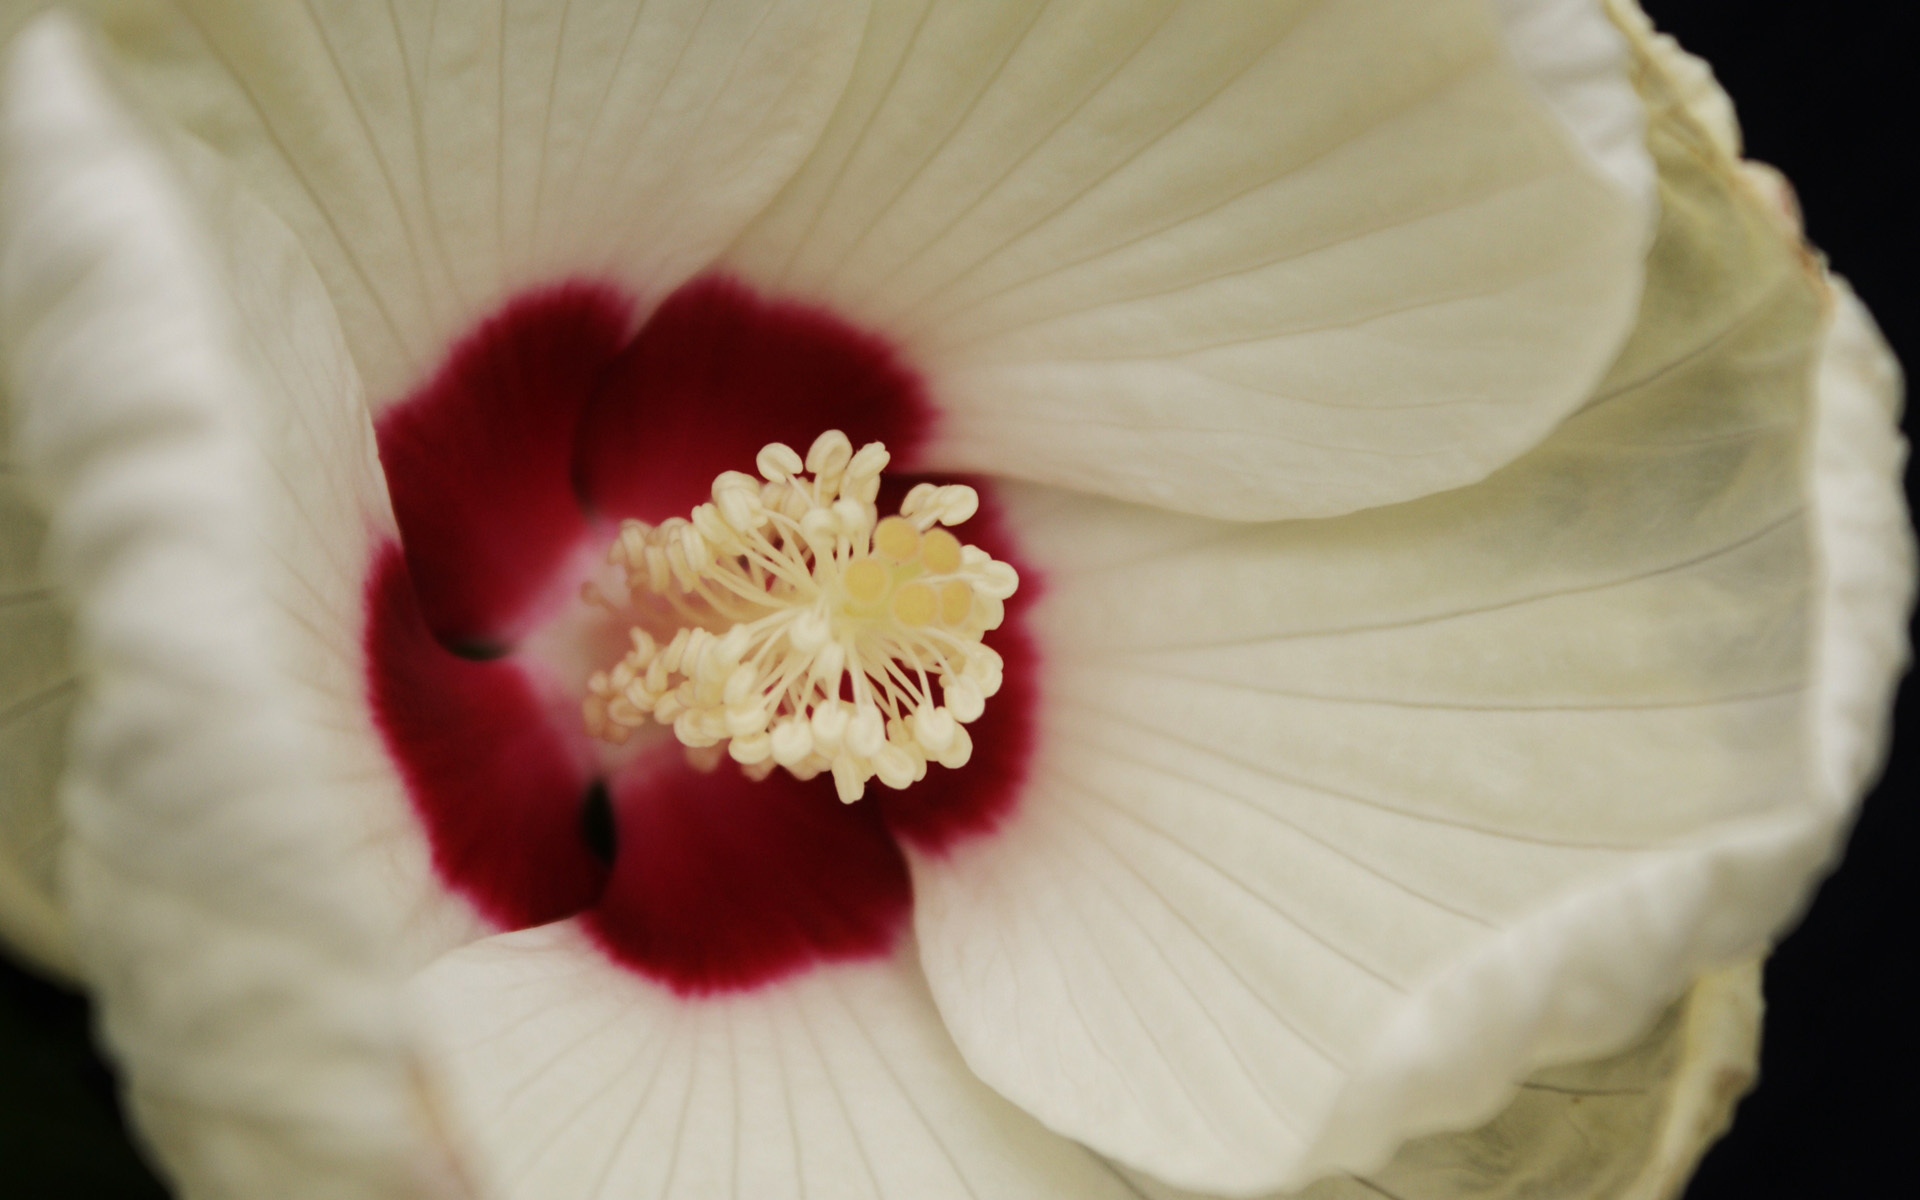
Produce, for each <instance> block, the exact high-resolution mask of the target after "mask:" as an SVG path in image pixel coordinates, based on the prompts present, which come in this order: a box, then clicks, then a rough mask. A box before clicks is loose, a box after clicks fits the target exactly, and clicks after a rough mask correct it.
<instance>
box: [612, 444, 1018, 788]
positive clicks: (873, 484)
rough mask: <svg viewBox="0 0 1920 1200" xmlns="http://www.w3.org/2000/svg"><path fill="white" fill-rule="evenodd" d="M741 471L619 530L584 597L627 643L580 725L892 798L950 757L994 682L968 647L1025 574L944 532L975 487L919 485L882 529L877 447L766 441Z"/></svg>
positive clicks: (994, 658) (994, 659)
mask: <svg viewBox="0 0 1920 1200" xmlns="http://www.w3.org/2000/svg"><path fill="white" fill-rule="evenodd" d="M754 465H755V466H756V467H757V468H758V470H759V472H760V477H759V478H755V477H754V476H752V475H747V474H744V473H742V472H739V471H728V472H726V473H725V474H722V475H721V476H720V477H719V478H717V479H715V480H714V481H713V501H712V502H711V503H709V504H702V505H699V506H698V507H696V508H695V509H694V510H693V513H692V515H691V518H680V517H674V518H672V519H670V520H667V521H664V522H662V523H661V524H659V525H657V526H652V527H649V526H647V525H644V524H642V523H640V522H638V521H627V522H625V523H623V524H622V525H621V527H620V536H619V538H618V539H617V540H616V541H615V542H614V544H613V548H612V549H611V550H609V551H608V552H607V561H608V562H609V563H611V564H612V565H613V567H614V569H615V571H616V572H617V573H618V576H619V578H618V579H617V580H616V581H614V583H613V585H612V586H610V587H607V588H600V587H596V586H592V585H589V587H588V589H587V593H586V594H587V598H588V599H589V600H592V601H594V602H596V603H600V604H604V605H606V606H607V607H609V608H612V609H613V610H614V611H616V612H618V613H621V614H622V615H624V616H626V617H628V618H629V619H630V621H631V625H632V632H631V638H632V644H633V649H632V650H631V651H630V652H629V653H628V654H627V655H626V657H624V658H622V659H621V660H620V661H619V662H618V663H616V664H615V665H614V666H613V667H612V668H611V669H609V670H606V671H600V672H596V673H595V674H594V676H593V678H592V679H590V680H589V681H588V684H587V697H586V699H585V700H584V701H583V702H582V706H581V707H582V712H583V714H584V716H585V718H586V726H587V732H588V733H590V734H592V735H594V736H595V737H599V738H604V739H606V740H608V741H611V742H616V743H617V742H623V741H625V740H626V739H627V737H628V736H629V735H630V734H631V733H632V731H633V730H635V729H638V728H640V727H641V726H643V725H645V724H647V723H648V722H649V721H653V722H657V723H659V724H661V725H669V726H671V727H672V728H673V732H674V736H676V737H678V738H679V739H680V741H681V742H682V743H684V744H685V745H687V746H688V747H691V748H702V747H710V746H719V745H720V744H722V743H725V744H726V747H727V753H728V754H729V755H731V756H732V757H733V759H734V760H735V761H736V762H738V763H740V764H741V765H742V766H743V767H744V768H745V770H746V771H747V773H748V774H749V775H752V776H754V777H755V778H765V777H766V775H767V774H768V773H769V772H771V771H772V770H773V768H774V767H775V766H780V767H784V768H786V769H787V770H788V771H790V772H792V773H793V774H794V775H796V776H798V777H799V778H801V779H811V778H813V777H814V776H816V775H818V774H820V773H821V772H822V771H831V772H832V773H833V782H834V786H835V788H836V789H837V790H838V791H839V793H840V798H841V799H842V800H845V801H847V802H849V803H851V802H852V801H855V800H858V799H859V798H860V797H861V796H862V795H863V794H864V793H865V791H866V784H867V780H869V779H872V778H874V777H875V776H878V777H879V779H880V782H882V783H884V784H886V785H887V786H888V787H893V788H904V787H906V786H907V785H908V784H911V783H913V782H915V781H916V780H919V779H922V778H924V777H925V776H926V773H927V764H928V763H929V762H937V763H939V764H940V765H942V766H945V767H959V766H963V765H964V764H965V763H966V761H967V759H968V757H969V756H970V755H971V754H972V753H973V740H972V738H971V737H969V736H968V734H967V730H966V726H967V725H968V724H969V723H970V722H972V721H974V720H977V719H978V718H979V716H980V714H981V712H982V711H984V709H985V707H986V701H987V698H988V697H989V696H992V695H993V694H994V693H995V692H997V691H999V690H1000V673H1001V666H1002V664H1001V661H1000V656H999V655H998V654H996V653H994V652H993V651H992V650H991V649H989V648H988V647H986V646H984V645H982V644H981V642H980V637H981V635H982V634H984V633H985V632H986V631H987V630H989V629H993V628H996V627H997V626H998V625H999V624H1000V622H1001V620H1002V618H1003V617H1004V616H1005V610H1004V608H1003V607H1002V602H1003V601H1004V600H1005V599H1006V598H1007V597H1008V596H1011V595H1012V594H1013V592H1014V589H1015V588H1016V587H1018V586H1019V582H1020V581H1019V577H1018V576H1017V575H1016V574H1015V573H1014V570H1013V568H1012V567H1011V566H1009V565H1007V564H1006V563H1003V562H997V561H995V560H994V559H993V558H992V557H991V556H990V555H988V554H987V553H986V552H985V551H983V550H981V549H979V548H978V547H975V546H966V545H962V544H961V542H960V539H959V538H957V537H955V536H954V535H953V534H951V533H948V532H947V531H946V530H945V529H943V528H940V527H941V526H952V525H959V524H960V523H962V522H964V521H965V520H966V519H967V518H968V517H971V516H972V515H973V514H974V512H975V511H976V510H977V509H978V508H979V506H980V497H979V496H978V494H976V493H975V492H974V490H973V489H972V488H970V487H966V486H964V485H949V486H945V487H941V486H936V485H934V484H929V483H923V484H920V485H918V486H916V487H915V488H914V489H913V490H912V491H910V492H908V493H907V496H906V499H905V500H904V501H903V502H902V503H901V505H900V513H899V515H898V516H890V517H887V518H885V519H882V518H881V517H880V514H879V510H878V509H877V508H876V507H875V506H874V498H875V497H876V496H878V495H879V493H880V472H881V471H882V470H883V469H885V467H886V465H887V449H886V447H885V446H883V445H881V444H880V443H879V442H869V443H867V444H866V445H864V446H862V447H860V450H859V453H857V454H856V453H855V452H854V450H853V444H852V443H851V442H850V441H848V440H847V436H846V435H845V434H844V433H841V432H840V431H839V430H837V429H836V430H829V431H828V432H826V433H823V434H821V435H820V436H819V437H818V438H816V439H815V440H814V443H813V446H812V448H811V449H809V450H808V451H807V456H806V458H805V460H804V461H803V460H802V459H801V457H800V455H799V454H797V453H795V452H794V451H793V449H792V448H791V447H788V446H785V445H782V444H781V443H779V442H775V443H772V444H771V445H768V446H766V447H764V448H763V449H762V450H761V451H760V453H759V455H758V456H757V458H756V459H755V462H754ZM622 592H624V593H625V594H624V596H623V595H621V594H620V593H622ZM935 683H938V684H939V688H940V700H941V703H938V704H936V703H935V702H934V684H935Z"/></svg>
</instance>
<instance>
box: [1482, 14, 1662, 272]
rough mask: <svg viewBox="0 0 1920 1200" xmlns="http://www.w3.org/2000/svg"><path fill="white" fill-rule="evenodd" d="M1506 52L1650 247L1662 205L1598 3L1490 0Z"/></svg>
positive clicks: (1620, 51)
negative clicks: (1608, 183)
mask: <svg viewBox="0 0 1920 1200" xmlns="http://www.w3.org/2000/svg"><path fill="white" fill-rule="evenodd" d="M1494 10H1495V11H1496V12H1497V13H1499V15H1500V27H1501V29H1502V31H1503V32H1504V33H1505V34H1506V38H1507V50H1508V52H1509V53H1511V54H1512V55H1513V57H1514V60H1515V61H1516V62H1518V63H1519V64H1520V69H1521V70H1522V71H1524V72H1525V73H1526V76H1527V82H1528V83H1530V84H1532V85H1533V88H1534V91H1535V92H1536V93H1537V94H1538V95H1539V96H1540V98H1541V99H1542V100H1543V101H1545V102H1546V104H1547V107H1549V108H1551V109H1552V110H1553V113H1554V115H1555V116H1556V117H1558V118H1560V121H1561V123H1562V124H1564V125H1565V126H1566V127H1567V131H1568V132H1569V133H1571V134H1573V136H1574V140H1575V141H1577V142H1578V143H1579V145H1580V148H1581V149H1582V150H1585V151H1586V152H1587V155H1588V156H1589V157H1590V158H1591V159H1592V160H1593V162H1594V165H1596V166H1597V167H1599V169H1600V170H1601V171H1603V172H1605V173H1606V175H1607V176H1608V177H1609V178H1611V179H1612V180H1613V182H1614V183H1615V185H1616V186H1618V187H1619V188H1620V190H1621V191H1622V192H1624V193H1625V194H1626V195H1628V196H1631V197H1633V199H1634V201H1635V203H1636V204H1638V205H1639V208H1640V214H1641V231H1642V233H1643V234H1644V236H1645V237H1646V238H1647V239H1648V240H1651V239H1652V237H1653V234H1654V228H1655V222H1656V218H1657V217H1658V216H1659V212H1660V199H1659V195H1658V189H1657V186H1656V181H1655V179H1654V171H1653V161H1652V160H1651V159H1650V158H1648V157H1647V151H1646V132H1647V122H1646V114H1645V112H1644V110H1643V109H1642V108H1641V106H1640V97H1639V96H1638V95H1637V94H1636V93H1635V92H1634V90H1633V85H1632V84H1631V83H1629V82H1628V81H1627V73H1626V68H1627V43H1626V40H1625V39H1624V38H1623V37H1622V36H1621V33H1620V30H1618V29H1617V28H1615V27H1614V24H1613V22H1612V21H1610V20H1608V12H1607V6H1606V4H1605V3H1603V0H1494Z"/></svg>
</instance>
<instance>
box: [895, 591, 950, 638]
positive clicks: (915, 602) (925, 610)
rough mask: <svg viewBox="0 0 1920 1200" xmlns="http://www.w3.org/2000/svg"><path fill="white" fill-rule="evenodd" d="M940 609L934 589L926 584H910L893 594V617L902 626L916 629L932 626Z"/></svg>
mask: <svg viewBox="0 0 1920 1200" xmlns="http://www.w3.org/2000/svg"><path fill="white" fill-rule="evenodd" d="M938 607H939V605H938V602H937V601H935V600H934V598H933V589H932V588H930V587H928V586H927V585H926V584H924V583H909V584H908V585H906V586H905V587H903V588H901V589H900V590H899V591H897V592H895V593H894V594H893V617H894V620H896V621H898V622H900V623H901V624H902V625H907V626H911V627H913V628H916V629H917V628H919V627H920V626H922V625H931V624H933V614H934V612H935V611H936V609H937V608H938Z"/></svg>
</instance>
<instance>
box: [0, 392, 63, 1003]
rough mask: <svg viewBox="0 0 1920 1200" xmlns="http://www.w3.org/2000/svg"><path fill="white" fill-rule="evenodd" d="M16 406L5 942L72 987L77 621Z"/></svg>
mask: <svg viewBox="0 0 1920 1200" xmlns="http://www.w3.org/2000/svg"><path fill="white" fill-rule="evenodd" d="M9 408H10V406H9V405H8V403H7V398H6V395H5V393H4V391H0V647H4V648H5V649H4V651H3V652H0V763H5V764H6V768H5V771H4V773H0V944H4V945H5V946H6V947H7V948H9V949H11V950H13V951H14V952H16V953H18V954H20V955H22V956H24V957H25V958H26V960H27V961H28V962H31V963H33V964H34V965H35V966H37V967H39V968H40V969H41V970H43V971H46V972H48V973H49V974H51V975H53V976H55V977H56V978H60V979H64V980H67V981H69V982H71V981H73V980H75V979H76V978H77V974H78V969H79V964H78V962H77V960H76V959H75V957H74V953H73V944H72V938H71V935H70V933H69V932H68V929H67V922H66V917H65V915H64V914H63V913H62V912H61V909H60V901H59V896H58V889H57V885H56V881H55V871H54V863H55V860H56V858H57V856H58V852H59V847H60V838H61V821H60V815H59V812H58V809H57V808H56V807H55V801H54V785H55V783H56V781H57V780H58V779H59V777H60V770H61V767H62V765H63V764H64V763H65V761H66V753H65V748H66V735H67V721H68V717H69V715H70V714H71V712H72V710H73V703H74V698H75V696H76V694H77V689H76V685H75V682H74V674H73V666H72V657H71V653H70V650H69V647H68V638H69V634H70V631H71V625H72V621H71V618H70V616H69V614H68V613H67V611H66V606H65V605H64V604H63V603H62V602H61V599H60V597H59V596H58V595H57V594H56V593H55V592H54V590H53V588H52V587H51V586H50V585H49V584H48V583H47V581H46V579H45V577H44V576H43V575H42V574H41V571H40V564H39V559H40V547H41V543H42V542H43V541H44V540H45V537H46V518H45V517H43V516H42V515H41V514H40V512H39V511H38V508H37V506H36V505H35V504H34V503H33V501H32V499H31V497H30V495H29V493H28V489H27V486H26V481H25V479H24V478H23V476H22V474H21V472H20V469H19V467H18V466H17V465H15V463H14V462H13V460H12V457H11V455H10V454H7V453H5V450H6V443H7V437H6V428H5V426H6V421H7V419H8V410H9Z"/></svg>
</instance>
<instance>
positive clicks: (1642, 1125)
mask: <svg viewBox="0 0 1920 1200" xmlns="http://www.w3.org/2000/svg"><path fill="white" fill-rule="evenodd" d="M1759 1051H1760V964H1759V963H1757V962H1749V963H1744V964H1741V965H1739V966H1736V967H1729V968H1726V969H1724V970H1720V971H1715V972H1712V973H1710V974H1708V975H1707V976H1706V977H1705V978H1703V979H1701V981H1700V982H1699V983H1696V984H1695V985H1694V986H1693V988H1692V990H1691V991H1689V992H1688V993H1687V996H1686V999H1685V1000H1683V1001H1681V1002H1680V1003H1678V1004H1676V1005H1674V1006H1673V1007H1672V1008H1671V1009H1669V1010H1668V1011H1667V1012H1666V1013H1665V1014H1664V1015H1663V1016H1662V1017H1661V1018H1660V1020H1659V1021H1658V1022H1656V1023H1655V1025H1654V1027H1653V1028H1652V1029H1651V1030H1650V1031H1648V1033H1647V1034H1646V1036H1644V1037H1642V1038H1641V1039H1640V1040H1639V1041H1637V1042H1635V1043H1634V1044H1633V1045H1632V1046H1630V1047H1628V1048H1627V1049H1625V1050H1623V1051H1621V1052H1620V1053H1618V1054H1613V1055H1609V1056H1607V1057H1606V1058H1602V1059H1595V1060H1592V1061H1589V1062H1582V1063H1573V1064H1570V1065H1568V1066H1564V1067H1552V1068H1549V1069H1547V1070H1544V1071H1541V1072H1538V1073H1537V1074H1535V1075H1533V1076H1532V1077H1530V1078H1529V1079H1528V1080H1527V1081H1526V1082H1524V1083H1522V1084H1521V1085H1520V1091H1519V1093H1518V1094H1517V1095H1516V1096H1515V1097H1514V1099H1513V1102H1512V1103H1511V1104H1509V1105H1507V1107H1506V1108H1505V1109H1503V1110H1501V1113H1500V1115H1499V1116H1498V1117H1495V1118H1494V1119H1493V1120H1492V1121H1489V1122H1488V1123H1487V1124H1486V1125H1483V1126H1481V1127H1480V1128H1479V1129H1475V1130H1472V1131H1470V1132H1467V1133H1443V1134H1434V1135H1431V1136H1429V1137H1424V1138H1419V1139H1416V1140H1414V1141H1411V1142H1409V1143H1407V1144H1406V1145H1405V1146H1403V1147H1401V1149H1400V1152H1399V1153H1398V1154H1396V1155H1394V1157H1393V1161H1392V1162H1389V1163H1388V1164H1387V1165H1386V1166H1384V1167H1382V1168H1381V1169H1380V1170H1378V1171H1376V1172H1374V1173H1373V1174H1371V1175H1369V1176H1365V1177H1361V1178H1354V1177H1351V1176H1335V1177H1334V1178H1332V1179H1326V1180H1322V1181H1321V1182H1320V1183H1317V1184H1314V1185H1313V1186H1311V1187H1309V1188H1307V1189H1306V1190H1305V1191H1300V1192H1286V1193H1280V1194H1276V1195H1273V1196H1270V1197H1268V1198H1267V1200H1381V1197H1383V1196H1387V1197H1392V1200H1531V1198H1535V1197H1542V1196H1550V1197H1552V1198H1553V1200H1669V1198H1671V1197H1676V1196H1678V1195H1679V1194H1680V1189H1681V1188H1682V1187H1683V1186H1684V1185H1685V1183H1686V1180H1687V1177H1688V1176H1689V1175H1691V1174H1692V1173H1693V1168H1694V1166H1695V1165H1696V1164H1697V1163H1698V1162H1699V1161H1700V1156H1701V1155H1702V1154H1704V1153H1705V1152H1706V1150H1707V1148H1708V1147H1709V1146H1711V1145H1712V1144H1713V1142H1714V1141H1715V1140H1716V1139H1717V1138H1718V1137H1719V1136H1720V1134H1721V1133H1723V1132H1725V1130H1726V1128H1727V1125H1728V1123H1729V1122H1730V1121H1731V1120H1732V1119H1733V1105H1734V1102H1735V1101H1736V1100H1738V1099H1739V1098H1740V1094H1741V1093H1742V1092H1743V1091H1745V1090H1746V1088H1747V1087H1748V1086H1749V1085H1750V1084H1751V1083H1752V1082H1753V1078H1754V1073H1755V1068H1756V1066H1757V1065H1758V1064H1757V1061H1756V1060H1757V1059H1758V1057H1759ZM1133 1178H1134V1181H1135V1183H1136V1184H1137V1185H1138V1186H1139V1188H1140V1190H1141V1192H1142V1194H1143V1195H1145V1196H1146V1197H1148V1200H1201V1198H1200V1197H1197V1196H1194V1195H1193V1194H1192V1193H1183V1192H1179V1191H1177V1190H1175V1189H1172V1188H1167V1187H1164V1186H1162V1185H1160V1184H1158V1183H1156V1182H1155V1181H1153V1180H1151V1179H1146V1178H1143V1177H1140V1176H1137V1175H1136V1176H1134V1177H1133Z"/></svg>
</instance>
